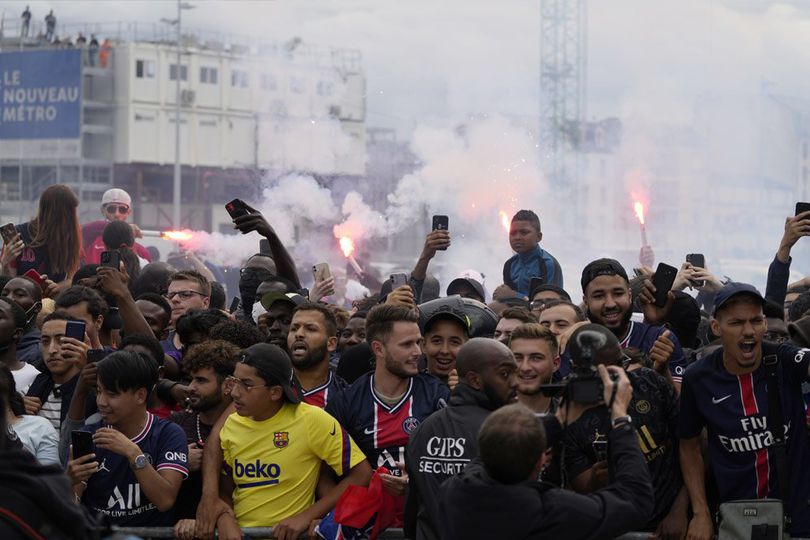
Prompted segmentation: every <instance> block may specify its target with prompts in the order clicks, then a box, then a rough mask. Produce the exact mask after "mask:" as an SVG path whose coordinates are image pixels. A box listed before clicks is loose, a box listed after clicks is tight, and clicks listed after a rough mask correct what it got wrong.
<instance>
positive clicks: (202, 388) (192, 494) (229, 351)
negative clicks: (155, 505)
mask: <svg viewBox="0 0 810 540" xmlns="http://www.w3.org/2000/svg"><path fill="white" fill-rule="evenodd" d="M238 355H239V347H237V346H236V345H233V344H232V343H228V342H227V341H217V340H211V341H206V342H204V343H200V344H198V345H194V346H193V347H191V349H189V351H188V354H187V355H186V357H185V358H184V365H185V368H186V370H187V371H188V373H189V375H190V376H191V382H190V383H189V385H188V408H189V409H188V410H185V411H181V412H176V413H173V414H172V416H171V420H172V422H174V423H176V424H178V425H179V426H180V427H181V428H183V431H184V432H185V434H186V441H188V469H189V475H188V479H187V480H186V481H185V482H183V485H182V486H181V488H180V493H179V495H178V497H177V503H176V504H175V507H174V511H175V518H176V519H180V520H193V519H194V517H195V514H196V512H197V505H198V504H199V502H200V495H201V493H202V474H201V472H200V463H201V461H202V454H203V447H204V446H205V442H206V441H207V440H208V435H209V433H211V428H212V427H213V425H214V423H216V421H217V419H218V418H219V417H220V416H221V415H222V413H223V411H225V409H227V408H228V405H230V403H231V398H230V395H228V394H227V393H226V392H225V391H224V390H223V388H222V385H223V382H224V381H225V379H226V378H227V377H230V376H231V375H233V370H234V366H235V365H236V359H237V357H238ZM182 526H183V525H181V524H179V523H178V527H182ZM191 526H193V523H192V524H191Z"/></svg>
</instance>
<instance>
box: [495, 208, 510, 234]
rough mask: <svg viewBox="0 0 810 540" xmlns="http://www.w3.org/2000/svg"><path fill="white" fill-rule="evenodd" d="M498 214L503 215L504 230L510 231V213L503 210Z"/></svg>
mask: <svg viewBox="0 0 810 540" xmlns="http://www.w3.org/2000/svg"><path fill="white" fill-rule="evenodd" d="M498 215H499V216H500V217H501V225H503V228H504V230H505V231H506V232H507V233H508V232H509V227H510V223H509V214H507V213H506V212H504V211H503V210H501V211H500V212H498Z"/></svg>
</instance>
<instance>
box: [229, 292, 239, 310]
mask: <svg viewBox="0 0 810 540" xmlns="http://www.w3.org/2000/svg"><path fill="white" fill-rule="evenodd" d="M239 302H241V300H240V299H239V297H238V296H234V297H233V300H231V307H230V308H228V313H234V312H235V311H236V309H237V308H238V307H239Z"/></svg>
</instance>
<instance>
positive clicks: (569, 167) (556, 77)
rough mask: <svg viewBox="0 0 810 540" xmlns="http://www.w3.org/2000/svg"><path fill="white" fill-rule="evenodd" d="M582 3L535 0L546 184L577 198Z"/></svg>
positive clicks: (577, 0) (580, 0) (582, 92)
mask: <svg viewBox="0 0 810 540" xmlns="http://www.w3.org/2000/svg"><path fill="white" fill-rule="evenodd" d="M587 10H588V6H587V0H540V129H539V134H540V153H541V162H542V163H543V164H544V172H545V174H546V179H547V180H548V183H549V186H550V187H551V188H552V189H555V190H558V192H562V193H563V194H565V195H567V196H570V197H572V199H570V200H574V201H575V200H577V199H576V196H577V191H578V182H579V172H580V169H581V167H580V160H579V158H578V152H577V150H578V147H579V142H580V137H581V126H582V125H583V122H584V120H585V117H586V110H585V98H586V86H587V84H586V83H587V81H586V75H587V70H586V67H587Z"/></svg>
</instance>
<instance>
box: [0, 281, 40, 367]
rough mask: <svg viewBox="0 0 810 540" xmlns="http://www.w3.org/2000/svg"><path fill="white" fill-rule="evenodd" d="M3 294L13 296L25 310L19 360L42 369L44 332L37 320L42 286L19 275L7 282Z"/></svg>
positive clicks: (18, 350)
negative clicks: (38, 325) (42, 332)
mask: <svg viewBox="0 0 810 540" xmlns="http://www.w3.org/2000/svg"><path fill="white" fill-rule="evenodd" d="M2 296H6V297H8V298H11V299H12V300H14V301H15V302H17V304H19V306H20V307H21V308H23V310H24V311H25V332H24V333H23V335H22V336H21V337H20V341H19V343H17V360H20V361H21V362H26V363H28V364H30V365H32V366H34V367H35V368H37V369H40V370H41V369H42V368H44V367H45V366H44V364H43V362H42V349H40V347H39V341H40V338H41V336H42V334H41V332H40V331H39V328H37V325H36V322H37V315H38V314H39V311H40V310H41V309H42V288H41V287H40V286H39V284H38V283H36V282H35V281H34V280H32V279H31V278H29V277H26V276H18V277H15V278H11V279H10V280H9V281H8V283H6V285H5V287H3V292H2Z"/></svg>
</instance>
